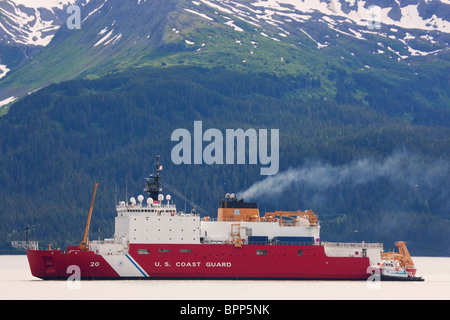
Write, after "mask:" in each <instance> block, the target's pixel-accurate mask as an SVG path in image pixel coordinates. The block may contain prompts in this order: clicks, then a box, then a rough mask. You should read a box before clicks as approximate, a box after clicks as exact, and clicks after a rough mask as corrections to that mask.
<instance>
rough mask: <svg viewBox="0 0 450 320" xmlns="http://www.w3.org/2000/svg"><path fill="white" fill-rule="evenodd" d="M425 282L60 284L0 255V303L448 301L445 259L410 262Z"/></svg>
mask: <svg viewBox="0 0 450 320" xmlns="http://www.w3.org/2000/svg"><path fill="white" fill-rule="evenodd" d="M413 260H414V263H415V264H416V267H417V269H418V272H417V274H418V275H420V276H423V277H424V278H425V282H382V283H381V286H380V288H378V289H377V288H375V289H369V288H368V286H367V283H366V282H365V281H361V282H359V281H358V282H353V281H82V282H81V283H80V288H79V289H69V288H68V286H67V283H66V282H65V281H42V280H39V279H36V278H34V277H33V276H32V275H31V273H30V270H29V266H28V262H27V259H26V256H0V299H2V300H5V299H57V300H60V299H83V300H85V299H113V300H115V299H147V300H153V299H155V300H156V299H157V300H165V299H168V300H185V299H186V300H230V299H232V300H291V299H292V300H303V299H306V300H308V299H312V300H315V299H358V300H359V299H371V300H373V299H437V300H440V299H450V258H422V257H416V258H414V259H413Z"/></svg>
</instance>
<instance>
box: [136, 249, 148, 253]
mask: <svg viewBox="0 0 450 320" xmlns="http://www.w3.org/2000/svg"><path fill="white" fill-rule="evenodd" d="M137 252H138V254H150V251H148V249H137Z"/></svg>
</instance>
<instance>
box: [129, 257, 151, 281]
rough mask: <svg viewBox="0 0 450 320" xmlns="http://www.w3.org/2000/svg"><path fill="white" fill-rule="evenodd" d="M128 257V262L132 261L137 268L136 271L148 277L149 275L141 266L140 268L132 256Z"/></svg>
mask: <svg viewBox="0 0 450 320" xmlns="http://www.w3.org/2000/svg"><path fill="white" fill-rule="evenodd" d="M126 257H127V258H128V260H130V262H131V263H132V264H133V265H134V266H135V267H136V269H138V270H139V272H140V273H141V274H142V275H143V276H144V277H146V278H147V277H148V274H147V273H146V272H145V271H144V269H142V268H141V266H139V264H138V263H137V262H136V261H134V259H133V258H132V257H130V255H128V254H127V255H126Z"/></svg>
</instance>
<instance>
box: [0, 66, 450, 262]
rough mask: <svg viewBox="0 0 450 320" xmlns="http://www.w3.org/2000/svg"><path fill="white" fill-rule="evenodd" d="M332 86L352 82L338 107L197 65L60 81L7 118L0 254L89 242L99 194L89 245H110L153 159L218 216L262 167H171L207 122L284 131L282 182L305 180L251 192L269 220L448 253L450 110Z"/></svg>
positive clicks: (285, 83)
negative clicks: (220, 206)
mask: <svg viewBox="0 0 450 320" xmlns="http://www.w3.org/2000/svg"><path fill="white" fill-rule="evenodd" d="M333 76H335V77H341V78H342V79H344V80H347V82H346V81H344V82H342V83H343V85H342V86H341V87H339V90H338V93H337V95H336V97H335V99H329V100H324V99H320V100H305V99H299V97H304V96H305V95H304V93H305V92H308V91H313V90H319V89H320V87H321V85H322V84H321V80H320V78H318V77H315V76H314V75H311V74H305V75H299V76H275V75H269V74H261V73H260V74H256V73H243V72H237V71H229V70H226V69H202V68H189V67H179V68H150V69H139V70H130V71H126V72H122V73H118V74H112V75H109V76H106V77H104V78H99V79H96V80H74V81H70V82H63V83H60V84H54V85H51V86H49V87H46V88H43V89H41V90H40V91H38V92H36V93H34V94H31V95H29V96H27V97H25V98H24V99H22V100H20V101H19V102H17V103H15V104H14V106H13V108H11V110H10V111H9V113H8V114H7V115H5V116H3V117H1V118H0V150H1V155H2V156H1V157H0V186H1V190H2V192H1V193H0V203H1V204H2V205H1V206H0V220H1V222H2V223H1V225H0V245H1V252H9V250H10V249H9V247H10V241H11V240H20V239H24V238H25V233H24V230H25V227H26V225H27V224H29V225H30V227H31V233H30V238H32V239H36V240H39V241H40V244H41V246H45V245H46V244H47V243H49V242H51V243H52V244H53V247H63V246H65V245H71V244H78V243H79V242H80V241H81V238H82V232H83V228H84V225H85V222H86V218H87V213H88V210H89V205H90V200H91V196H92V191H93V187H94V183H95V182H99V183H100V186H99V189H98V192H97V198H96V202H95V209H94V216H93V219H92V224H91V234H90V236H91V238H92V239H96V238H97V237H102V238H103V237H109V236H111V235H112V234H113V232H114V231H113V225H114V217H115V211H114V206H115V201H116V199H117V198H118V199H119V200H125V194H126V186H127V188H128V196H129V197H130V196H137V195H138V194H142V189H143V187H144V178H145V177H147V174H149V173H151V172H152V171H153V168H154V166H153V165H154V159H155V156H156V155H161V161H162V164H163V166H164V170H163V180H164V181H165V182H167V183H168V184H169V185H171V186H173V187H175V188H176V189H177V190H178V191H179V192H181V193H183V194H186V196H187V197H188V198H189V199H192V200H193V201H194V202H196V203H197V204H198V205H200V206H201V207H203V208H204V209H206V210H207V211H208V212H210V214H211V216H214V215H215V214H216V210H217V209H216V206H217V202H218V200H219V199H220V198H221V197H223V196H224V194H225V193H226V192H235V193H238V192H241V193H242V192H244V191H245V190H248V189H249V188H250V187H251V186H252V185H253V184H254V183H256V182H258V181H261V180H264V178H265V177H262V176H260V174H259V169H260V167H259V166H256V165H212V166H207V165H179V166H176V165H174V164H173V163H172V161H171V157H170V154H171V150H172V148H173V147H174V145H175V143H174V142H171V134H172V132H173V131H174V130H175V129H178V128H186V129H188V130H189V131H190V132H193V125H194V121H196V120H202V121H203V128H204V130H206V129H208V128H217V129H219V130H222V131H223V130H225V129H228V128H232V129H237V128H243V129H248V128H255V129H260V128H267V129H279V130H280V177H281V178H283V177H286V179H288V177H291V176H292V175H291V176H289V175H285V176H283V174H285V173H286V172H291V173H292V174H293V175H294V176H295V177H298V178H294V179H292V181H290V182H288V183H287V182H286V181H287V180H283V181H284V183H285V187H284V189H283V190H282V191H281V192H275V191H274V192H271V189H270V187H269V188H266V189H264V194H260V195H258V194H253V195H252V200H255V201H258V202H259V204H260V210H261V211H262V212H264V210H274V209H278V210H298V209H313V210H314V211H315V212H316V213H317V214H318V215H319V216H320V220H321V225H322V239H323V240H327V241H361V240H365V241H383V242H385V247H387V248H389V246H391V247H393V242H394V241H395V240H406V241H408V247H409V248H410V251H412V252H413V253H414V254H415V255H450V251H449V248H450V202H449V198H450V195H449V191H450V182H449V181H450V170H449V160H450V154H449V152H450V129H449V128H448V126H449V124H450V121H449V110H448V109H446V108H445V107H443V108H433V109H432V108H430V107H427V106H426V105H422V104H420V102H417V100H415V102H414V103H415V104H414V105H411V103H409V102H408V101H409V100H408V99H409V97H410V95H409V94H410V93H412V92H414V91H415V90H417V88H414V87H411V88H407V89H405V90H398V89H397V90H394V89H395V85H394V84H392V87H387V86H386V84H383V83H381V82H379V83H378V85H377V84H375V85H373V86H372V87H371V88H372V89H374V90H373V91H372V94H371V95H370V96H369V97H367V99H366V101H364V103H362V102H361V101H359V100H358V99H355V94H354V93H355V92H356V91H355V87H356V88H361V90H363V86H369V85H370V84H369V83H370V82H367V81H364V79H358V81H355V84H354V85H350V84H349V85H348V86H346V85H345V84H346V83H349V82H348V81H351V80H352V78H353V79H355V77H356V76H357V75H356V74H353V75H350V74H347V73H345V72H339V70H336V71H335V74H334V75H333ZM333 76H331V75H330V77H333ZM441 79H442V78H441ZM393 88H394V89H393ZM358 90H359V89H358ZM391 91H392V94H391V93H390V92H391ZM358 92H359V91H358ZM400 105H403V106H405V107H404V108H405V109H404V110H402V109H396V107H397V106H400ZM387 106H390V107H389V108H388V107H387ZM408 108H412V109H408ZM411 110H413V111H414V112H415V113H414V118H409V117H408V114H412V111H411ZM418 110H419V111H420V112H417V111H418ZM421 113H423V114H424V116H420V114H421ZM431 125H433V127H432V126H431ZM363 164H365V165H367V166H366V167H364V169H363V168H362V165H363ZM289 170H291V171H289ZM375 170H378V171H377V172H378V174H377V175H373V176H372V175H371V174H372V173H373V172H374V171H375ZM383 170H384V171H383ZM355 172H356V173H358V176H356V175H354V173H355ZM315 173H317V175H314V176H313V174H315ZM297 174H298V175H297ZM307 174H309V175H307ZM325 177H326V178H327V179H325ZM266 182H267V184H268V185H269V186H270V183H271V181H270V180H266ZM167 192H168V191H167V190H166V193H167ZM262 192H263V191H262ZM175 201H176V203H177V204H178V206H179V209H181V210H183V209H184V203H183V202H181V201H179V200H178V199H175ZM189 209H190V208H188V210H189Z"/></svg>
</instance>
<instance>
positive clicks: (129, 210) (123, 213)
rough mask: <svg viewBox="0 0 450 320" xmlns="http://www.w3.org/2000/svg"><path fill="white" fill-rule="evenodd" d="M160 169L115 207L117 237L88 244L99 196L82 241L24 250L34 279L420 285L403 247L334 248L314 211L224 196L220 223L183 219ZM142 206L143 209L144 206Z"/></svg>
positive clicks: (192, 214)
mask: <svg viewBox="0 0 450 320" xmlns="http://www.w3.org/2000/svg"><path fill="white" fill-rule="evenodd" d="M161 169H162V167H161V166H160V164H159V157H158V158H157V161H156V172H155V174H151V175H150V177H149V178H147V181H146V187H145V189H144V191H145V192H146V193H147V194H148V195H149V196H148V198H147V199H146V200H145V197H144V196H143V195H139V196H138V197H137V201H136V198H134V197H132V198H131V199H130V200H129V201H127V202H125V201H121V202H119V203H118V204H117V206H116V212H117V216H116V218H115V233H114V236H113V237H112V238H109V239H104V240H97V241H89V239H88V231H89V226H90V220H91V216H92V208H93V205H94V199H95V192H96V189H97V185H96V186H95V189H94V195H93V198H92V203H91V208H90V211H89V217H88V223H87V226H86V230H85V234H84V238H83V241H82V242H81V244H80V245H78V246H69V247H67V248H66V250H60V249H56V250H55V249H51V248H50V247H49V249H48V250H38V249H37V248H36V247H33V248H29V249H28V250H27V256H28V261H29V264H30V268H31V273H32V274H33V276H35V277H37V278H41V279H44V280H56V279H67V278H68V277H69V276H70V275H71V274H72V272H73V271H71V270H73V267H76V268H77V270H78V271H79V274H80V278H81V279H88V280H102V279H104V280H106V279H117V280H119V279H253V280H256V279H261V280H269V279H271V280H273V279H276V280H304V279H321V280H367V279H369V277H371V276H373V275H374V274H377V275H381V279H382V280H396V279H398V280H422V279H421V278H419V277H416V269H415V267H414V264H413V262H412V259H411V257H410V255H409V252H408V251H407V249H406V244H405V243H404V242H399V243H397V244H398V247H399V248H400V252H399V253H396V254H395V253H384V252H383V244H381V243H365V242H362V243H330V242H324V241H322V240H321V239H320V223H319V220H318V216H317V215H316V214H315V213H314V212H313V211H312V210H309V211H295V212H286V211H275V212H266V213H265V214H264V215H261V214H260V212H259V209H258V205H257V203H249V202H245V201H244V199H237V198H236V196H235V195H234V194H227V195H226V196H225V198H224V199H222V200H220V202H219V208H218V213H217V219H212V218H210V217H208V216H200V215H199V214H198V213H196V212H194V211H193V212H190V213H186V212H180V211H177V208H176V206H175V205H174V204H173V202H171V196H170V195H166V196H164V195H163V194H162V187H161V175H160V170H161ZM144 200H145V202H144Z"/></svg>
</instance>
